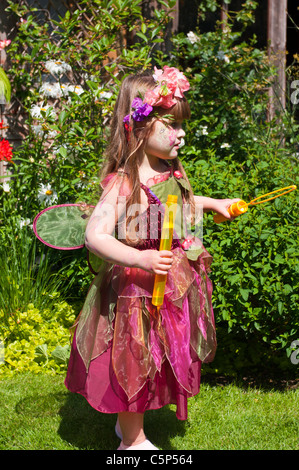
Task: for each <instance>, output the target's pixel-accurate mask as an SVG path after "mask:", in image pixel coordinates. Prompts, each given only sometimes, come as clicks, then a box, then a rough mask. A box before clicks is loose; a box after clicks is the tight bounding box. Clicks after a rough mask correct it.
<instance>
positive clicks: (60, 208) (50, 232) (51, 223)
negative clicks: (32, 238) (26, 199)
mask: <svg viewBox="0 0 299 470" xmlns="http://www.w3.org/2000/svg"><path fill="white" fill-rule="evenodd" d="M93 208H94V206H90V205H87V204H84V203H82V204H60V205H57V206H51V207H47V208H46V209H44V210H43V211H41V212H40V213H39V214H37V216H36V217H35V219H34V221H33V230H34V233H35V235H36V237H37V238H38V239H39V240H40V241H41V242H42V243H44V244H45V245H47V246H50V247H51V248H56V249H57V250H76V249H79V248H83V246H84V237H85V229H86V225H87V222H88V219H89V217H90V215H91V213H92V211H93Z"/></svg>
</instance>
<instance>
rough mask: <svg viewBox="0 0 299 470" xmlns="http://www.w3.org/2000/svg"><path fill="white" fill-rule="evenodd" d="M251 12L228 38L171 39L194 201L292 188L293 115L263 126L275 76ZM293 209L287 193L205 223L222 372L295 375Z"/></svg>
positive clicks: (234, 18)
mask: <svg viewBox="0 0 299 470" xmlns="http://www.w3.org/2000/svg"><path fill="white" fill-rule="evenodd" d="M203 3H204V2H203ZM212 3H213V2H212ZM214 3H215V2H214ZM256 4H257V3H256V2H251V1H250V2H245V3H244V5H243V10H242V11H240V12H237V13H236V14H235V15H233V14H230V15H229V17H228V20H227V23H226V25H225V26H226V27H225V31H223V28H222V27H221V23H218V24H216V27H215V30H214V31H211V32H208V33H201V32H200V30H197V31H194V32H190V33H189V34H188V35H187V37H186V36H185V35H182V34H181V35H178V36H177V37H175V38H174V62H179V63H180V64H181V67H182V68H183V69H185V70H186V71H187V72H188V77H189V78H190V82H191V84H192V87H191V91H190V93H189V96H190V99H191V103H192V107H191V109H192V117H191V120H190V122H189V123H188V124H187V138H186V146H185V147H184V148H183V149H182V160H183V162H184V166H185V168H186V171H187V174H188V176H189V178H190V182H191V185H192V187H193V189H194V192H195V193H196V194H202V195H206V196H210V197H216V198H222V197H231V198H235V197H236V198H241V199H243V200H245V201H246V202H249V201H250V200H252V199H253V198H256V197H258V196H261V195H262V194H265V193H268V192H271V191H273V190H275V189H279V188H282V187H286V186H289V185H294V184H297V185H298V171H297V168H298V154H297V147H298V142H299V139H298V122H296V119H295V118H294V114H295V109H294V107H293V108H292V107H291V106H290V104H291V103H290V101H289V99H288V100H287V108H286V109H285V110H277V113H276V115H275V117H274V118H273V119H272V120H267V112H268V107H269V93H268V90H269V86H270V85H271V83H272V81H273V75H274V70H273V67H272V66H271V63H269V59H268V57H267V52H266V51H263V50H260V49H258V48H257V47H256V44H255V43H256V38H254V37H253V38H252V40H251V41H249V42H248V41H247V42H245V41H244V40H243V39H242V34H243V30H244V26H246V25H247V24H248V23H249V22H251V21H253V20H254V15H253V11H254V8H255V6H256ZM289 73H291V72H290V71H289ZM297 210H298V192H293V193H291V194H288V195H286V196H283V197H281V198H278V199H275V201H272V202H268V203H264V204H262V205H257V206H255V207H253V206H252V207H251V208H250V207H249V210H248V212H247V213H246V214H245V215H242V216H240V217H239V218H237V219H235V221H233V222H231V223H227V222H226V223H222V224H219V225H217V224H215V223H214V221H213V216H212V215H209V216H206V217H205V220H204V243H205V245H206V247H207V248H208V250H209V251H210V252H211V253H212V255H213V258H214V260H213V265H212V267H213V269H212V279H213V282H214V307H215V314H216V320H217V329H218V338H219V347H218V354H217V356H216V361H215V362H214V364H213V366H214V367H216V368H218V370H221V371H229V370H231V371H233V370H235V369H238V370H247V369H248V367H251V368H259V369H262V368H263V367H264V368H265V367H269V364H271V363H272V365H275V367H280V368H281V369H284V370H286V369H288V371H291V372H293V373H296V365H294V364H292V363H291V361H290V355H291V352H292V351H293V346H292V344H297V343H293V341H295V340H298V338H299V312H298V262H297V259H298V216H297Z"/></svg>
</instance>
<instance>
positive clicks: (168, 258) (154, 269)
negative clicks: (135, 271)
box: [138, 250, 173, 275]
mask: <svg viewBox="0 0 299 470" xmlns="http://www.w3.org/2000/svg"><path fill="white" fill-rule="evenodd" d="M139 253H140V257H139V260H138V267H139V268H142V269H144V270H145V271H149V272H150V273H154V274H162V275H166V274H167V273H168V271H169V270H170V268H171V266H172V262H173V253H172V251H168V250H161V251H157V250H144V251H140V252H139Z"/></svg>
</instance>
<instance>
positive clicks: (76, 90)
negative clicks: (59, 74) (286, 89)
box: [68, 85, 84, 95]
mask: <svg viewBox="0 0 299 470" xmlns="http://www.w3.org/2000/svg"><path fill="white" fill-rule="evenodd" d="M68 91H69V92H71V93H76V95H82V93H84V90H83V88H82V86H81V85H69V86H68Z"/></svg>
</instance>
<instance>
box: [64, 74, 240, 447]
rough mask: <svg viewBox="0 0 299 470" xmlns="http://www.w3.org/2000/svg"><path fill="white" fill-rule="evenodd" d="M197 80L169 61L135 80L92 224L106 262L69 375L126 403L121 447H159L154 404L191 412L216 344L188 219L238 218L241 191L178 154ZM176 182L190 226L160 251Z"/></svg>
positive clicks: (92, 240) (91, 241) (182, 218)
mask: <svg viewBox="0 0 299 470" xmlns="http://www.w3.org/2000/svg"><path fill="white" fill-rule="evenodd" d="M188 89H189V83H188V81H187V79H186V77H185V76H184V75H183V74H182V73H181V72H179V71H178V70H177V69H175V68H170V67H167V66H165V67H164V69H163V70H158V69H156V68H155V74H154V75H148V74H142V75H134V76H129V77H127V78H125V79H124V81H123V83H122V86H121V89H120V92H119V96H118V99H117V101H116V105H115V110H114V115H113V118H112V124H111V137H110V145H109V147H108V151H107V161H106V165H105V167H104V170H103V175H102V182H101V186H102V189H103V192H102V196H101V198H100V201H99V203H98V204H97V206H96V207H95V209H94V212H93V214H92V216H91V218H90V220H89V222H88V225H87V229H86V239H85V244H86V247H87V249H88V250H89V252H91V253H93V254H94V255H96V256H97V257H99V258H101V259H102V260H103V262H102V265H101V267H100V270H99V272H98V274H97V275H96V277H95V279H94V281H93V283H92V285H91V287H90V289H89V292H88V295H87V298H86V301H85V304H84V306H83V309H82V311H81V313H80V315H79V318H78V320H77V322H76V325H75V326H76V329H75V334H74V339H73V345H72V352H71V357H70V361H69V367H68V373H67V378H66V386H67V388H68V389H69V390H70V391H72V392H77V393H80V394H82V395H83V396H85V397H86V399H87V400H88V402H89V403H90V404H91V406H92V407H94V408H95V409H97V410H98V411H101V412H103V413H117V414H118V419H117V422H116V427H115V431H116V434H117V435H118V437H119V438H120V439H121V443H120V446H119V447H118V449H119V450H126V449H129V450H141V449H157V448H156V447H155V446H154V445H153V444H152V443H151V442H149V441H148V440H147V439H146V436H145V434H144V429H143V417H144V412H145V411H146V410H151V409H158V408H161V407H163V406H165V405H167V404H170V403H172V404H176V410H177V411H176V414H177V418H178V419H181V420H185V419H187V398H188V397H191V396H194V395H195V394H197V393H198V392H199V386H200V371H201V364H202V362H209V361H211V360H212V359H213V357H214V355H215V350H216V335H215V323H214V316H213V310H212V305H211V294H212V285H211V281H210V280H209V278H208V275H207V274H208V272H209V266H210V264H211V256H210V255H209V254H208V253H207V251H206V250H205V248H204V247H203V246H202V244H201V242H200V240H199V239H196V238H195V237H191V236H190V234H189V236H188V234H186V233H184V229H182V230H180V227H181V226H182V224H183V226H184V227H186V220H187V218H188V217H187V216H188V215H190V214H191V219H194V218H196V213H197V211H198V208H201V207H202V208H203V209H204V210H212V211H215V212H218V213H220V214H222V215H224V216H225V217H227V218H228V219H230V215H229V213H228V212H227V208H228V207H229V206H230V205H231V204H232V202H234V201H235V200H229V199H223V200H216V199H211V198H207V197H201V196H194V195H193V193H192V190H191V188H190V185H189V182H188V179H187V177H186V174H185V172H184V169H183V167H182V165H181V163H180V161H179V159H178V151H179V147H180V146H181V144H182V143H183V138H184V136H185V132H184V130H183V128H182V122H183V120H184V119H187V118H189V117H190V108H189V105H188V102H187V100H186V98H185V96H184V92H186V91H187V90H188ZM169 193H170V194H174V195H177V196H178V203H179V209H180V210H179V211H178V214H179V215H178V222H177V220H176V228H177V231H176V233H177V234H178V235H177V236H174V239H173V243H172V248H171V251H167V250H164V251H159V245H160V235H161V223H162V222H163V204H164V203H165V202H166V199H167V195H168V194H169ZM190 208H191V209H190ZM187 209H188V210H187ZM184 224H185V225H184ZM156 274H163V275H167V284H166V288H165V296H164V303H163V305H162V307H161V309H160V310H159V311H157V308H156V307H154V306H153V305H152V293H153V286H154V278H155V275H156Z"/></svg>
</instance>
